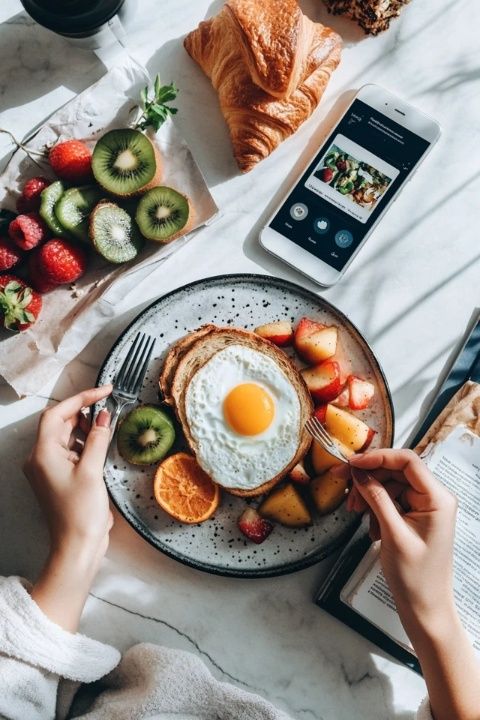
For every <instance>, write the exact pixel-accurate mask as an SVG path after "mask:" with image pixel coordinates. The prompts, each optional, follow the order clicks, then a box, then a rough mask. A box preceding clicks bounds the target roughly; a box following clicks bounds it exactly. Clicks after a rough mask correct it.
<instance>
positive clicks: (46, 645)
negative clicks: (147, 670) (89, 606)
mask: <svg viewBox="0 0 480 720" xmlns="http://www.w3.org/2000/svg"><path fill="white" fill-rule="evenodd" d="M28 589H29V584H28V583H27V582H26V581H25V580H22V579H21V578H16V577H10V578H0V717H1V718H6V719H8V720H17V719H18V720H25V719H26V718H28V720H47V719H48V718H54V717H55V713H56V705H57V691H58V684H59V679H60V678H64V679H67V680H71V681H77V682H78V683H84V682H93V681H94V680H98V679H99V678H101V677H103V676H104V675H106V674H107V673H109V672H110V671H111V670H112V669H113V668H114V667H115V666H116V665H117V664H118V662H119V660H120V653H119V652H118V650H116V649H115V648H113V647H110V646H109V645H104V644H102V643H99V642H97V641H96V640H90V639H89V638H87V637H85V636H84V635H81V634H80V633H76V634H73V633H69V632H66V631H65V630H63V629H62V628H61V627H59V626H58V625H56V624H55V623H53V622H52V621H51V620H49V619H48V618H47V617H46V616H45V615H44V614H43V613H42V611H41V610H40V608H39V607H38V605H37V604H36V603H35V602H34V601H33V600H32V598H31V597H30V594H29V592H28Z"/></svg>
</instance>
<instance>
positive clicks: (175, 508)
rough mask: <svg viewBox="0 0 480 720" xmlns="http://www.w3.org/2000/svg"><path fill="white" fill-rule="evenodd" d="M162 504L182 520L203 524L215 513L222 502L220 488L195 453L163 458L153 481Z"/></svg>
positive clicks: (171, 513)
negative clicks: (205, 470)
mask: <svg viewBox="0 0 480 720" xmlns="http://www.w3.org/2000/svg"><path fill="white" fill-rule="evenodd" d="M153 491H154V493H155V499H156V501H157V502H158V504H159V505H160V507H161V508H162V509H163V510H165V512H167V513H168V514H169V515H171V516H172V517H174V518H175V519H176V520H180V522H183V523H190V524H193V523H201V522H203V521H204V520H208V518H209V517H211V516H212V515H213V513H214V512H215V510H216V509H217V507H218V504H219V502H220V488H219V486H218V485H216V484H215V483H214V482H213V481H212V480H211V479H210V478H209V477H208V475H207V473H206V472H204V471H203V470H202V468H201V467H200V465H199V464H198V463H197V461H196V460H195V458H194V457H193V456H192V455H187V453H183V452H179V453H176V454H175V455H171V456H170V457H169V458H167V459H166V460H164V461H163V462H162V463H160V465H159V466H158V468H157V471H156V473H155V478H154V481H153Z"/></svg>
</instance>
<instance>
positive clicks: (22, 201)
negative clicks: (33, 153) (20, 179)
mask: <svg viewBox="0 0 480 720" xmlns="http://www.w3.org/2000/svg"><path fill="white" fill-rule="evenodd" d="M49 185H50V180H47V178H44V177H34V178H31V179H30V180H27V182H26V183H25V185H24V186H23V190H22V194H21V195H20V197H19V198H18V200H17V210H18V212H19V213H22V214H25V213H29V212H34V211H36V210H39V209H40V193H41V192H42V190H45V188H46V187H48V186H49Z"/></svg>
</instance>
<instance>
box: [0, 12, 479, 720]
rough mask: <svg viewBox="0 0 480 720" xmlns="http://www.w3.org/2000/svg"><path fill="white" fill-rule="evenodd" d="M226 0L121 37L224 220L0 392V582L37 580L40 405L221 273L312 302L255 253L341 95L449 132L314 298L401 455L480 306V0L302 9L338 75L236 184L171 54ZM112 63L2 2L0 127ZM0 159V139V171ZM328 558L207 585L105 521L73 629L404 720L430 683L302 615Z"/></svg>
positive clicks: (263, 685)
mask: <svg viewBox="0 0 480 720" xmlns="http://www.w3.org/2000/svg"><path fill="white" fill-rule="evenodd" d="M220 5H221V2H213V3H209V1H208V0H196V2H195V3H193V2H191V0H163V1H162V2H161V3H159V2H156V0H139V3H138V10H137V14H136V16H135V18H134V21H133V24H132V26H131V28H130V32H129V44H130V48H131V51H132V52H133V53H134V54H135V55H136V56H137V57H138V58H139V59H140V60H141V61H142V62H144V63H146V65H147V67H148V69H149V70H150V71H151V72H152V73H156V72H158V71H160V72H161V73H162V76H163V78H164V80H165V81H170V79H174V80H175V82H176V83H177V84H178V85H179V87H180V88H181V93H180V95H179V99H178V107H179V114H178V116H177V117H178V124H179V126H180V129H181V131H182V132H183V134H184V135H185V137H186V138H187V140H188V142H189V143H190V145H191V147H192V150H193V152H194V154H195V156H196V159H197V160H198V162H199V164H200V166H201V168H202V169H203V171H204V173H205V176H206V179H207V182H208V184H209V186H210V187H211V190H212V193H213V194H214V197H215V199H216V201H217V203H218V204H219V206H220V207H221V209H222V210H223V217H222V218H221V219H220V220H219V221H218V222H217V223H216V224H215V225H213V226H212V227H210V228H207V229H205V230H204V231H202V232H201V233H200V234H199V235H198V236H197V237H196V238H195V240H194V241H193V242H192V243H190V244H189V245H188V246H187V247H185V248H184V249H182V250H181V251H180V252H179V253H177V254H176V255H174V256H173V257H172V258H171V259H169V260H168V261H167V262H166V263H165V264H164V265H162V266H161V267H159V269H158V270H157V271H156V272H155V274H154V275H152V276H150V278H149V279H148V280H147V281H146V283H144V284H143V285H141V286H140V287H139V288H138V290H136V291H135V292H134V293H132V294H131V295H129V296H128V298H127V299H126V300H125V301H124V303H123V305H122V306H121V307H119V315H118V317H117V318H116V320H115V321H113V322H111V323H110V324H109V326H108V327H107V328H106V329H105V330H104V331H103V332H101V333H100V334H99V335H98V336H97V337H96V338H95V339H94V340H93V341H92V342H91V343H90V344H89V345H88V346H87V348H86V349H85V350H84V351H83V352H82V353H81V355H80V356H79V357H78V358H77V359H76V360H75V361H74V362H72V363H70V365H69V366H68V367H67V368H65V370H64V372H62V374H61V375H60V377H58V378H52V380H51V382H50V383H49V384H48V386H46V387H44V388H42V389H41V390H40V391H39V394H38V396H36V397H30V398H25V399H22V400H18V399H17V398H16V396H15V394H14V393H13V392H12V391H11V390H10V389H9V388H8V387H7V386H5V385H2V386H0V401H1V403H2V408H1V418H0V420H1V426H2V433H1V435H0V454H1V458H2V461H1V471H0V473H1V476H0V572H1V573H2V574H7V573H17V574H23V575H26V576H29V577H34V576H35V573H36V572H37V571H38V569H39V567H40V565H41V563H42V560H43V558H44V556H45V552H46V547H47V544H46V543H47V538H46V531H45V526H44V523H43V520H42V518H41V515H40V512H39V510H38V508H37V506H36V504H35V501H34V499H33V497H32V495H31V492H30V490H29V488H28V486H27V484H26V481H25V479H24V478H23V475H22V472H21V464H22V459H23V458H24V457H25V456H26V454H27V452H28V450H29V448H30V446H31V444H32V442H33V438H34V433H35V427H36V423H37V420H38V414H39V412H40V411H41V409H42V408H43V407H44V406H45V405H46V404H48V403H53V402H56V401H57V400H58V399H61V398H63V397H65V396H66V395H67V394H69V393H72V392H74V391H76V390H78V389H80V388H83V387H86V386H88V385H91V384H92V383H93V382H94V380H95V377H96V373H97V368H98V365H99V363H100V361H101V359H102V358H103V356H104V355H105V353H106V351H107V350H108V348H109V347H110V345H111V343H112V341H113V340H114V339H115V337H116V336H117V335H118V333H119V332H120V331H121V330H122V328H123V327H124V326H125V325H126V324H127V323H128V321H129V320H130V319H131V318H132V317H133V316H134V315H135V314H136V313H137V312H138V311H139V309H141V308H142V307H143V306H144V305H145V304H146V303H147V302H148V301H149V300H151V299H152V298H154V297H156V296H158V295H159V294H162V293H164V292H167V291H169V290H171V289H173V288H175V287H177V286H179V285H182V284H183V283H185V282H189V281H191V280H195V279H197V278H200V277H205V276H208V275H214V274H218V273H232V272H238V271H247V272H267V273H272V274H275V275H279V276H281V277H286V278H289V279H292V280H294V281H296V282H300V283H302V284H306V285H307V286H309V287H311V288H312V289H315V288H314V287H313V286H312V285H310V284H309V283H308V282H306V281H305V280H304V279H302V278H301V276H299V275H297V274H296V273H295V272H294V271H292V270H289V269H288V268H287V267H286V266H283V265H282V264H281V263H279V262H276V261H275V260H274V259H273V258H272V257H270V256H268V255H266V254H265V253H264V252H263V251H262V250H261V248H260V247H259V246H258V244H257V236H258V232H259V228H260V227H261V226H262V224H263V222H264V220H265V218H266V216H267V215H268V213H269V212H271V210H272V208H273V203H274V202H275V201H276V200H277V201H278V198H279V197H280V194H281V193H282V192H285V190H286V188H287V186H288V183H289V182H291V181H292V179H293V177H294V176H295V173H296V172H297V173H298V171H299V170H300V168H301V163H302V159H303V162H305V159H306V157H307V156H308V154H309V153H311V152H312V150H313V148H314V146H315V141H316V138H318V137H319V136H320V135H321V134H322V132H323V131H324V129H325V128H326V127H327V125H328V123H329V122H331V119H332V117H333V116H334V114H335V113H337V114H338V112H339V109H340V108H341V106H342V104H343V105H344V104H345V103H346V101H347V98H348V96H349V95H348V93H349V91H351V90H352V88H358V87H359V86H360V85H362V84H364V83H366V82H376V83H379V84H382V85H384V86H386V87H387V88H389V89H391V90H392V91H396V92H398V93H399V94H400V95H402V96H404V97H405V98H406V99H407V100H409V101H411V102H413V103H415V104H418V105H419V106H420V107H421V108H423V109H424V110H425V111H426V112H428V113H430V114H432V115H433V116H435V117H436V118H437V119H438V120H439V121H440V123H441V125H442V129H443V134H442V137H441V140H440V142H439V143H438V145H437V147H436V148H435V149H434V151H433V152H432V154H431V155H430V157H429V158H428V159H427V160H426V162H425V164H424V165H423V166H422V167H421V169H420V170H419V171H418V173H417V174H416V176H415V180H414V182H412V183H410V184H409V185H408V186H407V187H406V188H405V190H404V192H403V193H402V195H401V197H400V198H399V200H398V201H397V202H396V203H395V205H394V206H393V207H392V209H391V210H390V212H389V215H388V216H387V219H385V220H384V221H383V223H382V224H381V225H380V226H379V228H378V229H377V230H376V231H375V233H374V235H373V236H372V238H371V240H370V241H369V242H368V244H367V246H366V248H365V249H364V250H363V251H362V252H361V254H360V255H359V257H358V258H357V259H356V260H355V262H354V264H353V265H352V267H351V269H350V270H349V272H348V273H347V275H346V277H345V278H344V279H343V280H342V281H341V282H340V283H339V284H338V285H337V286H336V287H334V288H332V289H330V290H327V291H325V292H324V295H325V297H326V298H328V300H330V301H331V302H333V303H335V304H336V305H337V306H338V307H339V308H340V309H341V310H342V311H343V312H345V313H347V314H348V315H349V316H350V317H351V319H352V320H353V321H354V322H355V323H356V324H357V325H358V326H359V327H360V328H361V329H362V331H363V332H364V333H365V335H366V337H367V338H368V340H369V341H370V342H371V343H372V345H373V347H374V349H375V351H376V353H377V355H378V357H379V359H380V361H381V363H382V364H383V367H384V370H385V372H386V374H387V377H388V379H389V381H390V384H391V388H392V391H393V398H394V403H395V409H396V416H397V443H402V442H403V441H404V440H405V439H406V437H407V436H408V434H409V432H410V430H411V428H412V427H413V424H414V423H415V421H416V419H417V418H418V416H419V413H420V412H421V411H422V409H423V408H425V406H426V405H427V404H428V400H429V397H430V395H431V393H432V391H433V390H434V387H435V385H436V382H437V379H438V377H439V375H440V373H441V372H442V369H443V368H444V367H445V364H446V363H447V361H448V359H449V357H450V356H451V355H452V353H453V352H454V350H455V347H456V346H457V344H458V341H459V339H460V336H461V334H462V333H463V331H464V328H465V327H466V325H467V323H468V321H469V318H470V317H471V314H472V312H473V309H474V307H475V304H476V303H478V265H479V260H480V253H479V250H478V243H477V242H476V211H477V208H478V182H476V180H478V175H479V171H478V168H479V167H480V162H479V161H480V142H479V130H478V117H479V116H480V88H479V72H478V53H477V47H478V44H477V43H478V37H477V29H476V28H477V27H478V22H479V21H480V16H479V14H480V6H477V5H476V4H475V3H472V2H468V0H422V1H420V0H413V2H412V3H411V5H410V6H408V7H407V8H406V9H405V11H404V13H403V15H402V17H401V19H400V20H398V21H396V22H394V23H393V24H392V27H391V29H390V31H389V32H387V33H385V34H383V35H381V36H379V37H377V38H365V37H364V36H363V34H362V33H361V31H359V30H358V29H357V28H356V26H354V25H352V24H351V23H349V22H348V21H344V20H339V19H332V18H330V17H329V16H328V15H327V13H326V12H325V9H324V7H323V5H322V3H321V0H308V1H307V0H305V2H302V6H303V9H304V10H305V11H306V12H308V14H309V15H310V16H311V17H312V18H315V19H319V20H322V21H325V22H326V23H327V24H328V23H330V24H331V25H332V26H334V27H335V28H336V29H337V30H339V32H341V33H342V35H343V37H344V39H345V49H344V52H343V59H342V63H341V66H340V67H339V69H338V70H337V71H336V73H335V75H334V77H333V79H332V81H331V83H330V84H329V86H328V89H327V92H326V93H325V96H324V99H323V101H322V103H321V106H320V108H319V109H318V111H317V112H316V113H315V114H314V116H313V117H312V118H311V119H310V120H309V122H307V123H306V124H305V125H304V126H303V127H302V128H301V130H300V131H299V132H298V133H297V134H296V135H295V137H294V138H293V139H291V140H289V141H288V142H286V143H284V144H283V145H282V146H281V147H280V149H278V150H277V151H276V152H275V153H274V155H273V156H271V157H270V158H269V159H267V160H266V161H264V162H263V163H262V164H261V165H260V166H259V167H258V168H256V169H255V170H254V171H253V172H252V173H251V174H249V175H246V176H240V175H238V174H237V172H236V169H235V165H234V162H233V160H232V157H231V153H230V147H229V141H228V137H227V132H226V129H225V125H224V122H223V120H222V117H221V114H220V112H219V109H218V105H217V101H216V97H215V94H214V92H213V91H212V89H211V87H210V86H209V84H208V82H207V80H206V79H205V78H204V77H203V76H202V74H201V73H200V72H199V71H198V69H197V68H196V67H195V66H194V65H193V64H192V62H191V61H190V59H189V58H188V57H187V55H186V53H185V52H184V50H183V48H182V44H181V38H182V36H183V35H184V34H185V33H186V32H187V31H188V30H190V29H191V28H193V27H194V26H195V25H196V24H197V23H198V21H200V20H201V19H202V18H204V17H205V16H208V15H210V14H212V13H213V12H216V11H217V10H218V8H219V7H220ZM474 14H476V15H477V17H476V18H475V17H473V15H474ZM111 61H112V60H111V58H106V57H105V56H103V61H102V59H100V58H99V57H97V56H96V55H94V54H93V53H89V52H85V51H83V50H78V49H75V48H71V47H69V46H68V45H67V44H66V43H65V42H64V41H63V40H62V39H61V38H58V37H56V36H54V35H52V34H50V33H48V32H47V31H45V30H43V29H41V28H39V27H38V26H36V25H34V24H33V22H32V21H31V20H30V19H29V18H28V17H27V16H26V15H25V14H24V13H23V12H22V11H21V6H20V3H19V2H18V0H4V2H3V3H2V4H1V7H0V67H1V69H2V71H1V76H0V127H4V128H8V129H10V130H15V132H16V134H17V135H19V136H21V135H23V133H26V132H27V131H28V130H29V129H30V128H31V127H32V126H34V125H36V124H37V123H39V122H41V121H42V120H43V119H44V118H45V117H47V116H48V114H49V113H51V112H52V111H53V110H54V109H56V108H57V107H58V106H59V105H61V104H62V103H64V102H66V101H67V100H68V99H69V98H71V97H73V95H74V94H75V93H78V92H80V91H81V90H82V89H84V88H85V87H87V86H88V85H89V84H91V83H92V82H94V81H95V80H96V79H98V78H99V77H100V76H101V75H102V74H103V73H104V72H105V64H104V63H106V64H109V63H110V62H111ZM8 151H9V146H8V142H7V141H6V139H5V138H4V137H3V136H0V158H1V157H2V156H5V157H7V156H8ZM317 290H318V288H317ZM328 565H329V561H326V562H324V563H322V564H320V565H319V566H316V567H313V568H310V569H309V570H306V571H303V572H301V573H298V574H296V575H292V576H287V577H282V578H274V579H269V580H261V581H239V580H232V579H226V578H220V577H213V576H209V575H205V574H201V573H199V572H196V571H194V570H191V569H189V568H186V567H183V566H181V565H179V564H177V563H175V562H174V561H172V560H170V559H168V558H166V557H163V556H162V555H160V554H159V553H157V552H156V551H155V550H154V549H153V548H151V547H150V546H148V545H147V544H146V543H145V542H144V541H143V540H142V539H141V538H140V537H138V536H137V535H136V534H135V533H134V532H133V530H131V528H130V527H129V526H128V525H127V524H126V523H125V522H124V521H123V520H122V519H121V518H119V517H117V519H116V523H115V527H114V530H113V532H112V542H111V547H110V550H109V553H108V558H107V560H106V561H105V564H104V566H103V568H102V570H101V573H100V575H99V577H98V579H97V581H96V583H95V586H94V588H93V590H92V594H91V596H90V598H89V601H88V605H87V608H86V612H85V616H84V622H83V627H84V630H85V631H86V632H88V633H91V634H93V635H94V636H95V637H98V638H99V639H102V640H105V641H108V642H111V643H113V644H115V645H117V646H119V647H121V648H126V647H128V646H130V645H131V644H133V643H136V642H139V641H142V640H149V641H154V642H158V643H164V644H167V645H171V646H174V647H182V648H186V649H189V650H192V651H193V652H196V653H198V654H199V655H200V656H201V657H202V658H203V659H204V660H205V662H206V663H207V665H209V667H211V668H212V670H213V672H214V673H216V674H217V675H218V676H219V677H222V678H224V679H225V680H231V681H233V682H236V683H238V684H240V685H242V686H244V687H249V688H252V689H254V690H256V691H258V692H260V693H262V694H263V695H265V696H266V697H268V698H270V699H271V700H272V701H274V702H275V703H277V704H278V705H280V706H282V707H284V708H285V709H287V710H288V711H289V712H290V713H291V714H292V716H293V717H295V718H298V719H301V718H314V719H316V720H333V719H334V718H335V720H351V719H352V718H359V719H360V718H365V719H366V720H367V719H368V720H384V719H385V718H395V719H396V720H412V718H413V717H414V710H415V708H416V707H417V705H418V702H419V700H420V698H421V697H422V695H423V694H424V685H423V681H422V680H421V679H420V678H419V677H417V676H416V675H414V674H413V673H411V672H410V671H408V670H406V669H404V668H403V667H401V666H399V665H398V664H396V663H394V662H392V661H390V660H389V659H388V658H387V657H386V656H383V655H382V654H381V653H380V652H379V651H378V650H377V649H376V648H375V647H374V646H373V645H371V644H370V643H368V642H367V641H366V640H364V639H363V638H361V637H359V636H357V635H356V634H354V633H353V632H352V631H350V630H349V629H348V628H346V627H344V626H342V625H341V624H340V623H338V622H336V621H335V620H333V619H332V618H331V617H329V616H328V615H326V614H325V613H323V612H321V611H320V610H319V609H318V608H316V606H314V605H313V603H312V595H313V592H314V590H315V588H316V587H317V586H318V584H319V582H320V580H321V577H322V576H323V574H324V573H325V571H326V570H327V568H328ZM239 629H241V632H239Z"/></svg>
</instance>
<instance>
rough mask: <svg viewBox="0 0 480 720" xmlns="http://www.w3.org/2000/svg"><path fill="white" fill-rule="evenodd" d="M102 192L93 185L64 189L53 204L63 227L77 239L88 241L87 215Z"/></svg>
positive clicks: (99, 198) (100, 197)
mask: <svg viewBox="0 0 480 720" xmlns="http://www.w3.org/2000/svg"><path fill="white" fill-rule="evenodd" d="M101 199H102V193H101V192H100V190H99V188H97V187H96V186H95V185H84V186H83V187H74V188H70V190H66V191H65V192H64V193H63V195H62V196H61V198H60V200H59V201H58V202H57V204H56V205H55V215H56V216H57V220H58V221H59V222H60V223H61V225H63V227H64V228H65V229H66V230H68V231H70V232H71V233H72V235H74V236H75V237H76V238H79V240H85V241H88V217H89V215H90V213H91V212H92V210H93V208H94V207H95V205H96V204H97V203H98V202H99V200H101Z"/></svg>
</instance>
